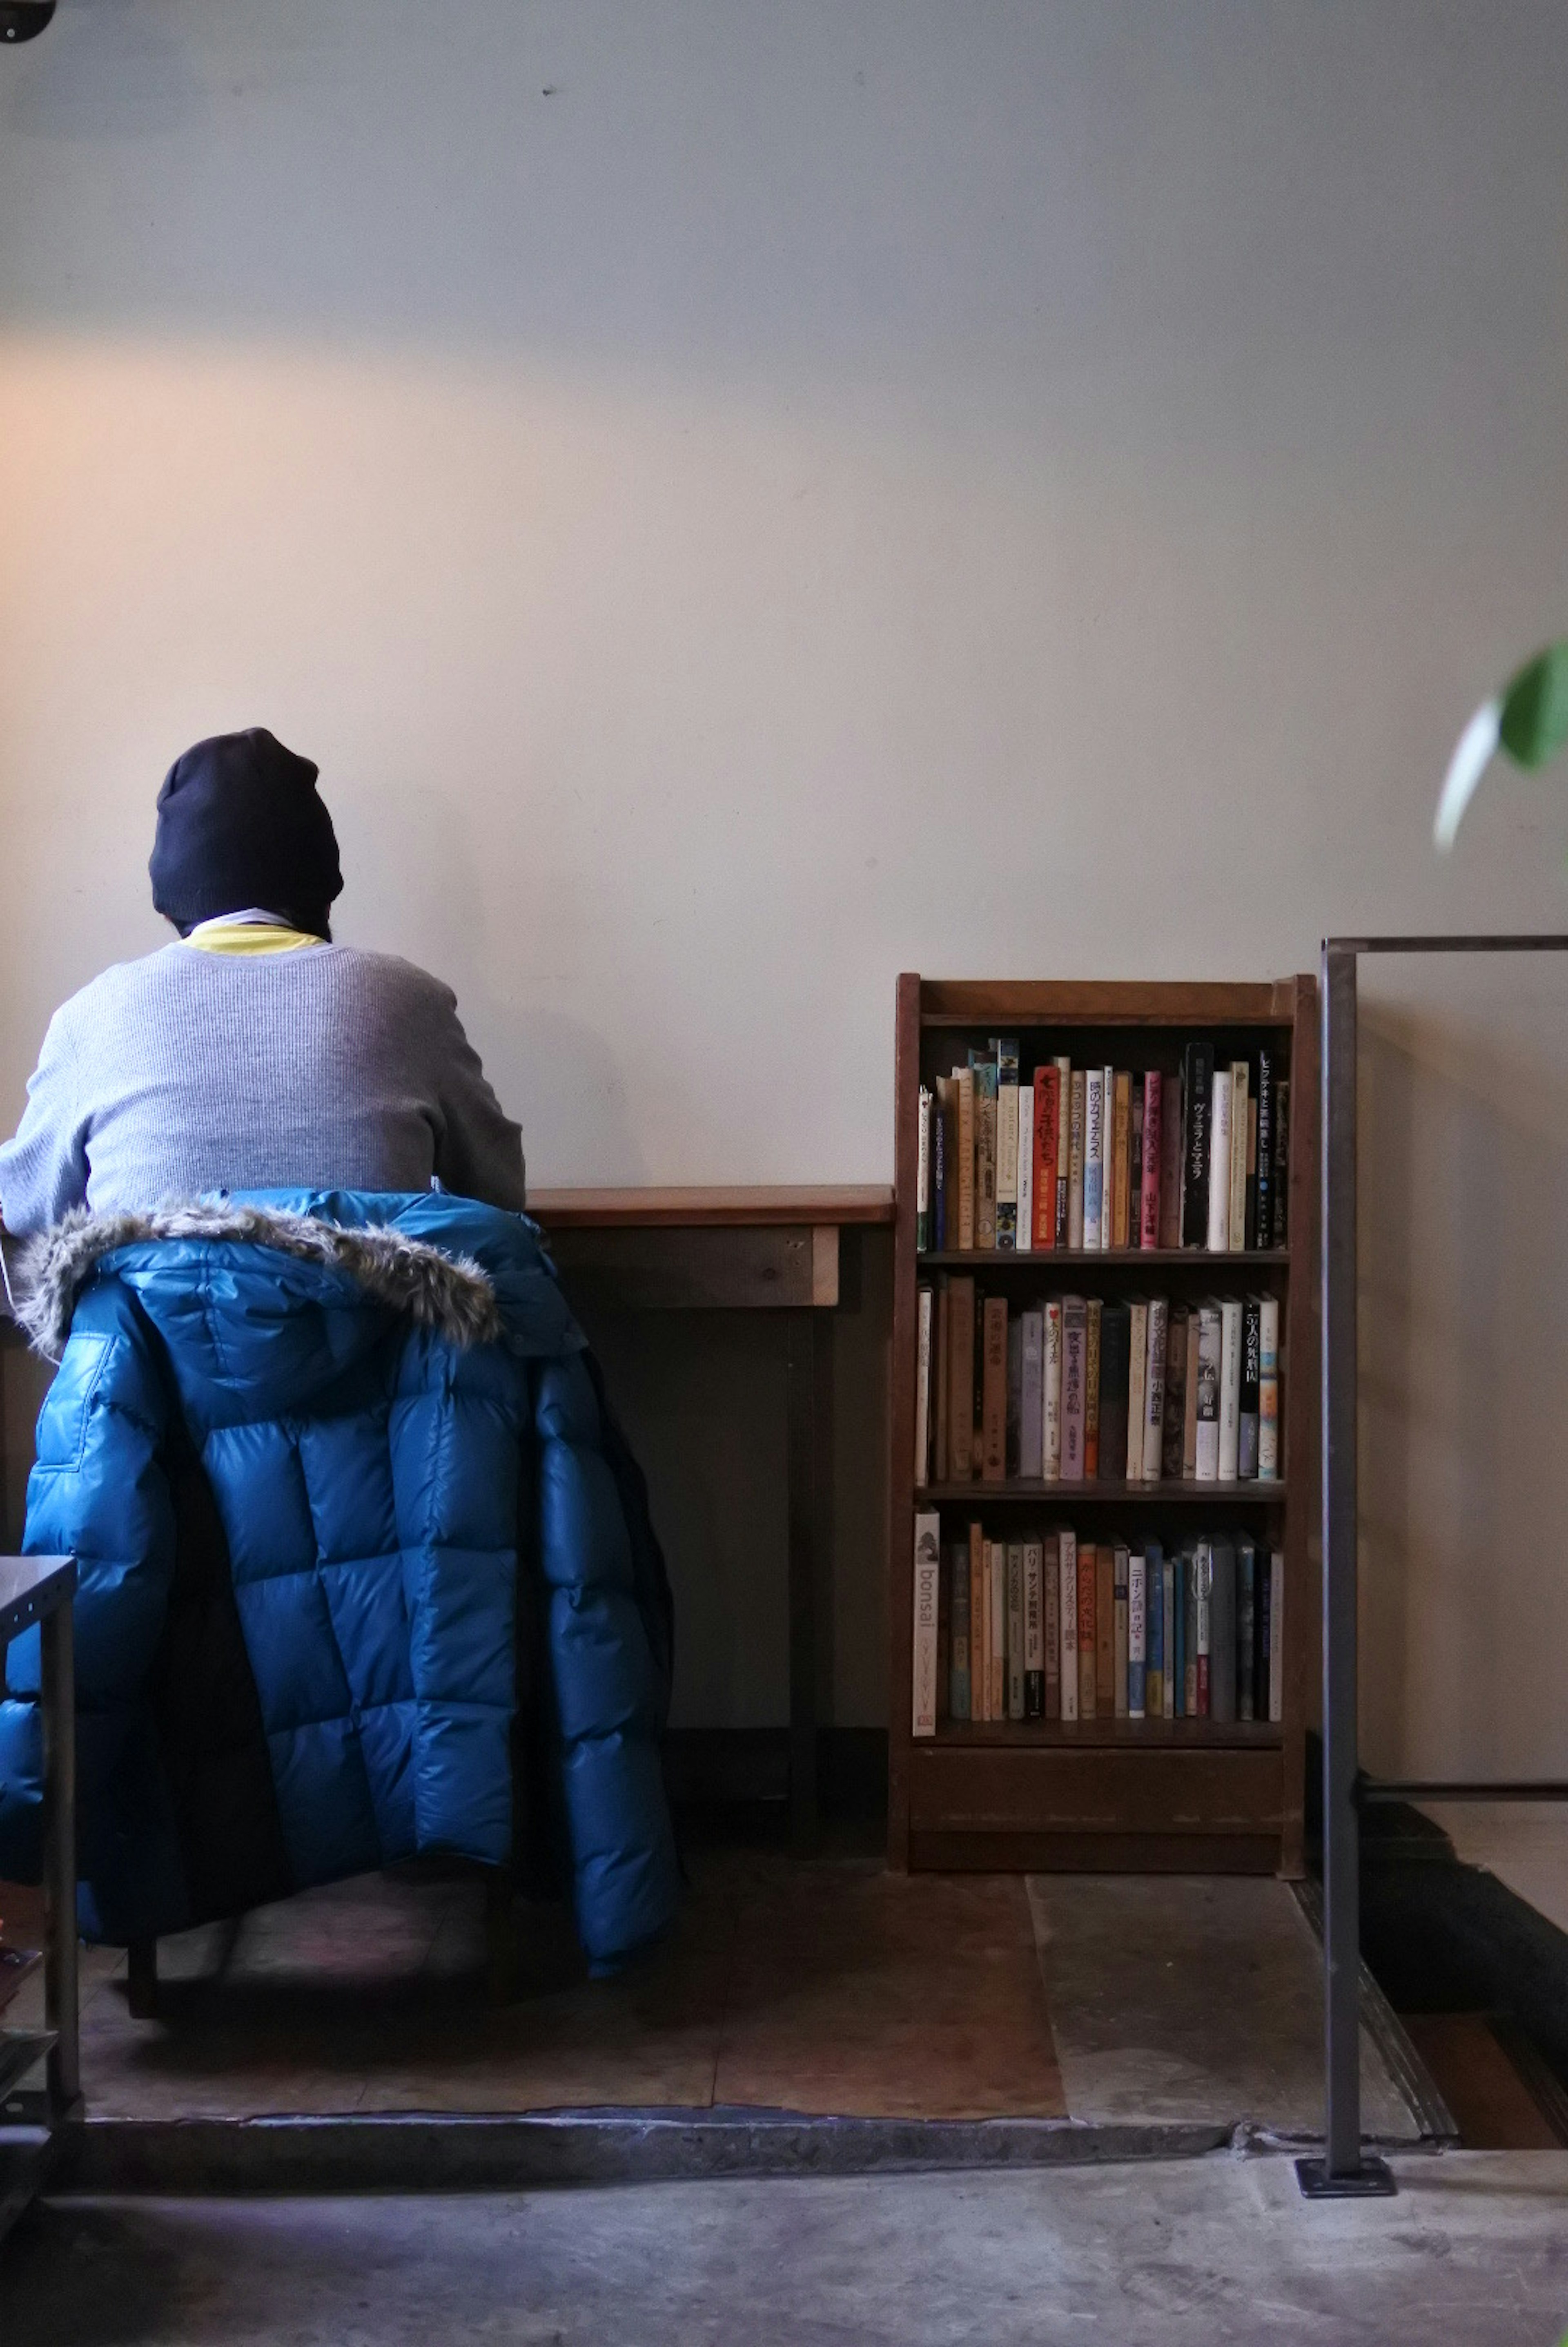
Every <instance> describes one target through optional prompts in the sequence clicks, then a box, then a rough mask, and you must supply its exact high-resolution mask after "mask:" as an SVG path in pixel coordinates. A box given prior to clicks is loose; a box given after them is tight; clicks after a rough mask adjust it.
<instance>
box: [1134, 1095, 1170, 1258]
mask: <svg viewBox="0 0 1568 2347" xmlns="http://www.w3.org/2000/svg"><path fill="white" fill-rule="evenodd" d="M1160 1095H1161V1084H1160V1071H1159V1070H1158V1069H1157V1068H1151V1069H1150V1070H1149V1071H1148V1073H1147V1074H1146V1075H1145V1078H1144V1168H1143V1186H1142V1192H1141V1195H1140V1204H1141V1206H1142V1213H1141V1215H1140V1217H1139V1233H1138V1236H1139V1244H1140V1245H1143V1246H1146V1247H1157V1246H1158V1245H1159V1243H1160V1111H1161V1109H1162V1107H1163V1105H1164V1103H1163V1102H1162V1099H1161V1096H1160Z"/></svg>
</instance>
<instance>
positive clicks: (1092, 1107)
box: [1073, 1068, 1105, 1254]
mask: <svg viewBox="0 0 1568 2347" xmlns="http://www.w3.org/2000/svg"><path fill="white" fill-rule="evenodd" d="M1073 1081H1074V1083H1076V1081H1077V1078H1076V1077H1074V1080H1073ZM1104 1211H1105V1070H1104V1069H1103V1068H1088V1069H1085V1071H1084V1237H1083V1242H1082V1244H1083V1246H1084V1252H1085V1254H1098V1252H1099V1248H1100V1220H1101V1216H1102V1214H1103V1213H1104Z"/></svg>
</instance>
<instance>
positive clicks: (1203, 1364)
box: [1195, 1304, 1220, 1483]
mask: <svg viewBox="0 0 1568 2347" xmlns="http://www.w3.org/2000/svg"><path fill="white" fill-rule="evenodd" d="M1219 1357H1220V1317H1219V1307H1218V1305H1217V1304H1200V1305H1199V1306H1198V1307H1197V1459H1196V1470H1195V1471H1196V1480H1197V1481H1198V1482H1200V1483H1213V1482H1217V1481H1218V1478H1219Z"/></svg>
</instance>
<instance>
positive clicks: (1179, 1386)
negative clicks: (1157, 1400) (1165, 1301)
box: [1160, 1304, 1187, 1483]
mask: <svg viewBox="0 0 1568 2347" xmlns="http://www.w3.org/2000/svg"><path fill="white" fill-rule="evenodd" d="M1186 1324H1187V1312H1186V1305H1185V1304H1178V1305H1176V1306H1175V1307H1173V1309H1172V1311H1171V1315H1170V1319H1169V1321H1168V1322H1167V1324H1166V1421H1165V1424H1164V1426H1163V1427H1162V1428H1161V1430H1160V1472H1161V1474H1162V1475H1163V1476H1164V1477H1165V1479H1166V1482H1167V1483H1179V1482H1180V1481H1181V1479H1182V1476H1183V1474H1184V1473H1185V1471H1186V1469H1185V1466H1184V1463H1183V1459H1182V1435H1183V1432H1184V1430H1185V1426H1186Z"/></svg>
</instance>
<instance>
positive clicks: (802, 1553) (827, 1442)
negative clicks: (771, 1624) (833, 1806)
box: [789, 1311, 833, 1852]
mask: <svg viewBox="0 0 1568 2347" xmlns="http://www.w3.org/2000/svg"><path fill="white" fill-rule="evenodd" d="M832 1555H833V1323H832V1316H831V1314H830V1313H828V1312H820V1311H812V1312H791V1314H790V1315H789V1839H790V1843H791V1846H792V1847H793V1848H794V1849H795V1850H796V1851H798V1852H806V1851H809V1850H814V1849H815V1848H816V1846H817V1829H818V1803H817V1743H818V1727H819V1724H820V1719H821V1717H822V1715H823V1713H824V1712H825V1711H827V1710H830V1708H831V1704H832V1687H831V1680H830V1662H829V1659H828V1658H829V1657H830V1655H831V1652H832V1639H831V1622H832V1604H831V1574H832Z"/></svg>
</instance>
